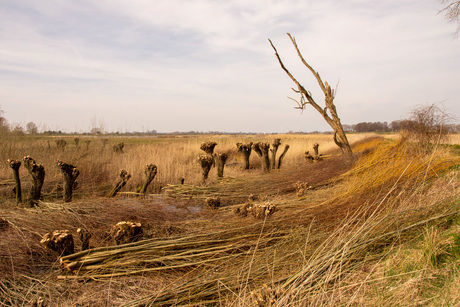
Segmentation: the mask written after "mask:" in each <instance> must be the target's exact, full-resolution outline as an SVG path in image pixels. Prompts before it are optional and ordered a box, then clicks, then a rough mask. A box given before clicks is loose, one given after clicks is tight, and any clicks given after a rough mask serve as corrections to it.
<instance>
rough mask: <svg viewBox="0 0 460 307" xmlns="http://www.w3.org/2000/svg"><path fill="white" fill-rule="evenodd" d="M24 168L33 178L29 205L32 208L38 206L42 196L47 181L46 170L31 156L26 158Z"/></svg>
mask: <svg viewBox="0 0 460 307" xmlns="http://www.w3.org/2000/svg"><path fill="white" fill-rule="evenodd" d="M23 161H24V167H25V168H26V169H27V171H28V172H29V174H30V176H31V177H32V187H31V189H30V194H29V204H30V206H31V207H33V206H34V205H36V204H38V201H39V200H40V195H41V191H42V187H43V182H44V181H45V168H44V167H43V165H41V164H37V163H36V162H35V160H34V159H32V158H31V157H30V156H25V157H24V159H23Z"/></svg>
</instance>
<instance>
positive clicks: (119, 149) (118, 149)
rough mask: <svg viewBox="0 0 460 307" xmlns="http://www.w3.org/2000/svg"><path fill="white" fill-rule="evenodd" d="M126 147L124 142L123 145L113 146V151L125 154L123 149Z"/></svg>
mask: <svg viewBox="0 0 460 307" xmlns="http://www.w3.org/2000/svg"><path fill="white" fill-rule="evenodd" d="M124 147H125V144H124V143H123V142H122V143H118V144H116V145H113V146H112V149H113V152H115V153H120V154H121V153H123V148H124Z"/></svg>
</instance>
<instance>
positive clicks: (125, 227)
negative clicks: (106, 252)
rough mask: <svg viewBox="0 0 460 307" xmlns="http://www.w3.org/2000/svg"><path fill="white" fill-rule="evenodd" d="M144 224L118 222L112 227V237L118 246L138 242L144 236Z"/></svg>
mask: <svg viewBox="0 0 460 307" xmlns="http://www.w3.org/2000/svg"><path fill="white" fill-rule="evenodd" d="M143 233H144V232H143V230H142V224H141V223H135V222H125V221H123V222H118V223H117V224H116V225H115V226H113V227H112V230H111V232H110V235H111V237H112V238H113V240H114V241H115V242H116V244H117V245H120V244H124V243H131V242H136V241H138V240H139V239H140V238H141V237H142V235H143Z"/></svg>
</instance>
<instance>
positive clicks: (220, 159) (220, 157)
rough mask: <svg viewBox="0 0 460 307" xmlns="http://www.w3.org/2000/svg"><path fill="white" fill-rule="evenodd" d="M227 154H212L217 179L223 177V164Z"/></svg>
mask: <svg viewBox="0 0 460 307" xmlns="http://www.w3.org/2000/svg"><path fill="white" fill-rule="evenodd" d="M227 159H228V154H226V153H214V161H215V163H216V167H217V177H218V178H222V177H224V167H225V162H227Z"/></svg>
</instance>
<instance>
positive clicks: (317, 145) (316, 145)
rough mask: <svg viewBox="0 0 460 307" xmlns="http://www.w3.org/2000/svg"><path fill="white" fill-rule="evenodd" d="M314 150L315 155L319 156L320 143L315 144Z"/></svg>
mask: <svg viewBox="0 0 460 307" xmlns="http://www.w3.org/2000/svg"><path fill="white" fill-rule="evenodd" d="M313 151H314V152H315V156H319V144H318V143H315V144H313Z"/></svg>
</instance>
